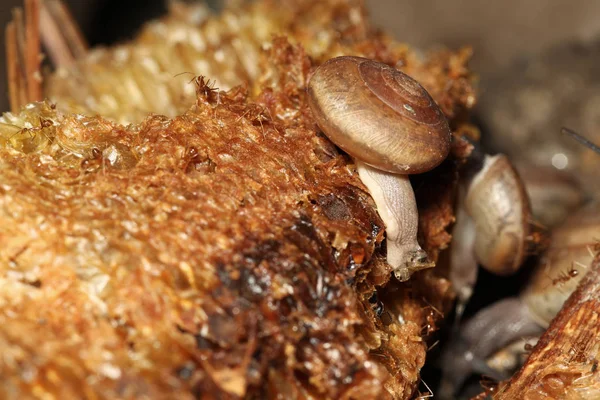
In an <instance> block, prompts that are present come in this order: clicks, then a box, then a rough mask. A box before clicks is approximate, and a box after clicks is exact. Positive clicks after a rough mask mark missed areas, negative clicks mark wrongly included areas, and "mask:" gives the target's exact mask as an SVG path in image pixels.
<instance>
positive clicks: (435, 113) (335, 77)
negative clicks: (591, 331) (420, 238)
mask: <svg viewBox="0 0 600 400" xmlns="http://www.w3.org/2000/svg"><path fill="white" fill-rule="evenodd" d="M307 91H308V101H309V105H310V107H311V110H312V113H313V116H314V118H315V121H316V123H317V124H318V125H319V127H320V128H321V130H322V131H323V132H324V133H325V134H326V135H327V136H328V137H329V139H330V140H331V141H332V142H333V143H335V144H336V145H337V146H339V147H340V148H341V149H342V150H344V151H345V152H347V153H348V154H349V155H351V156H352V157H353V158H354V161H355V163H356V166H357V170H358V173H359V176H360V178H361V180H362V182H363V183H364V184H365V186H366V187H367V189H368V190H369V193H370V194H371V196H372V197H373V200H374V201H375V204H376V205H377V211H378V212H379V215H380V216H381V218H382V220H383V221H384V222H385V224H386V239H387V260H388V263H389V264H390V265H391V266H392V269H393V271H394V273H395V275H396V277H397V278H398V279H399V280H402V281H404V280H407V279H408V278H409V277H410V275H411V273H412V272H414V271H417V270H419V269H423V268H429V267H432V266H433V263H432V262H430V261H429V260H428V258H427V254H426V253H425V252H424V251H423V249H421V247H420V246H419V244H418V243H417V228H418V211H417V204H416V201H415V195H414V192H413V189H412V186H411V185H410V181H409V179H408V176H407V175H406V174H411V173H421V172H426V171H429V170H431V169H433V168H435V167H436V166H437V165H439V164H440V163H441V162H442V161H443V160H444V159H445V158H446V157H447V156H448V152H449V151H450V139H451V132H450V128H449V127H448V122H447V121H446V118H445V116H444V114H443V113H442V111H441V110H440V108H439V107H438V106H437V104H435V102H434V101H433V99H432V98H431V96H430V95H429V93H427V91H426V90H425V89H424V88H423V87H422V86H421V85H420V84H419V83H418V82H417V81H415V80H414V79H412V78H411V77H409V76H408V75H406V74H403V73H402V72H400V71H397V70H395V69H394V68H392V67H390V66H388V65H386V64H382V63H379V62H376V61H373V60H369V59H366V58H360V57H350V56H343V57H337V58H334V59H331V60H329V61H327V62H325V63H324V64H322V65H321V66H320V67H318V68H317V69H316V70H315V72H314V74H313V75H312V77H311V78H310V81H309V83H308V89H307Z"/></svg>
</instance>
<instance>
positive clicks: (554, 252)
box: [521, 202, 600, 327]
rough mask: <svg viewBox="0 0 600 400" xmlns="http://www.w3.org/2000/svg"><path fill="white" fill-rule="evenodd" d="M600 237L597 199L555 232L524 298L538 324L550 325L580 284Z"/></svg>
mask: <svg viewBox="0 0 600 400" xmlns="http://www.w3.org/2000/svg"><path fill="white" fill-rule="evenodd" d="M598 238H600V204H599V203H598V202H593V203H590V204H588V205H586V206H585V207H583V208H582V209H580V210H579V211H578V212H577V213H575V214H573V215H572V216H571V217H570V218H568V219H567V220H566V221H565V222H564V223H563V224H562V225H560V226H559V227H558V228H556V229H555V230H554V231H553V233H552V238H551V242H550V246H549V247H548V250H547V251H546V252H545V253H544V255H543V256H542V257H541V259H540V262H539V264H538V265H537V266H536V269H535V271H534V273H533V276H532V277H531V280H530V282H529V284H528V285H527V288H526V289H525V290H524V292H523V293H522V294H521V298H522V299H523V301H524V302H525V303H526V304H527V306H528V307H529V309H530V311H531V314H532V315H533V317H534V319H535V320H536V322H537V323H538V324H540V325H541V326H543V327H548V325H550V321H551V320H552V318H554V316H555V315H556V314H558V312H559V311H560V309H561V308H562V305H563V303H564V302H565V301H566V300H567V298H568V297H569V296H570V295H571V293H572V292H573V291H574V290H575V288H576V287H577V284H578V283H579V281H580V280H581V278H583V277H584V276H585V274H586V272H587V270H588V268H589V267H590V265H591V263H592V261H593V259H594V254H595V253H594V250H593V247H594V246H595V245H596V244H597V241H598Z"/></svg>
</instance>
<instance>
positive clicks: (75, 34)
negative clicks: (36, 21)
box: [40, 0, 88, 67]
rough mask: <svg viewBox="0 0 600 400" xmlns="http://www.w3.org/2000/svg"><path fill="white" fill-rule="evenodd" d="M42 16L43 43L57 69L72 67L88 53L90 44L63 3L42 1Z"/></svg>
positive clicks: (50, 0) (55, 0) (54, 0)
mask: <svg viewBox="0 0 600 400" xmlns="http://www.w3.org/2000/svg"><path fill="white" fill-rule="evenodd" d="M40 14H41V15H40V30H41V33H42V35H41V37H42V41H43V42H44V47H45V48H46V50H47V51H48V53H50V58H51V59H52V62H53V63H54V66H55V67H70V66H71V65H73V64H74V63H75V60H77V59H79V58H81V57H83V56H84V55H85V54H86V53H87V51H88V44H87V42H86V40H85V38H84V37H83V34H82V33H81V30H80V29H79V27H78V26H77V22H76V21H75V19H74V18H73V15H72V14H71V13H70V11H69V9H68V8H67V7H66V6H65V4H64V3H63V2H62V1H60V0H46V1H42V2H41V4H40Z"/></svg>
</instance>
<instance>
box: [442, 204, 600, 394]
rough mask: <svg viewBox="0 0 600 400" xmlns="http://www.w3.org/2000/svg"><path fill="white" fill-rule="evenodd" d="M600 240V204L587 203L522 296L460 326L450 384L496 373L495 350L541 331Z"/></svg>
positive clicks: (555, 240)
mask: <svg viewBox="0 0 600 400" xmlns="http://www.w3.org/2000/svg"><path fill="white" fill-rule="evenodd" d="M598 238H600V204H599V203H590V204H588V205H587V206H585V207H583V208H581V209H580V210H579V211H578V212H576V213H575V214H573V215H572V216H571V217H569V218H568V219H567V220H566V221H565V222H564V223H563V224H562V225H560V226H559V227H557V228H556V229H555V230H554V231H553V233H552V238H551V242H550V246H549V247H548V249H547V250H546V252H545V253H544V255H543V256H542V257H541V258H540V260H539V263H538V265H537V266H536V269H535V271H534V273H533V275H532V277H531V279H530V281H529V282H528V283H527V286H526V287H525V289H524V290H523V291H522V292H521V294H520V295H519V297H511V298H507V299H503V300H500V301H498V302H497V303H494V304H492V305H491V306H489V307H487V308H485V309H483V310H481V311H479V312H478V313H477V314H475V315H474V316H473V317H472V318H471V319H470V320H469V321H467V322H466V323H465V324H464V326H463V327H462V328H461V330H460V335H459V337H458V338H455V345H454V346H449V347H448V349H449V350H448V352H447V354H446V358H445V359H446V360H448V363H447V364H446V363H445V365H447V370H446V371H445V372H444V375H445V378H444V379H445V381H446V386H447V387H451V388H453V389H456V388H458V387H459V386H460V385H461V384H462V382H463V381H464V379H466V378H467V377H468V376H469V375H470V374H471V373H473V372H477V373H483V374H486V375H490V374H493V373H494V371H493V370H490V368H491V366H490V363H489V360H490V358H491V357H493V355H494V354H495V353H497V352H498V351H501V350H502V349H504V348H505V346H508V345H510V344H511V343H514V342H515V341H517V340H519V339H521V338H523V337H533V336H535V335H539V334H541V333H542V332H543V330H544V329H545V328H547V327H548V326H549V324H550V322H551V320H552V318H554V316H555V315H556V314H557V313H558V312H559V311H560V309H561V307H562V305H563V303H564V302H565V300H566V299H567V298H568V297H569V295H570V294H571V293H572V292H573V291H574V290H575V288H576V287H577V284H578V282H579V281H580V280H581V278H582V277H583V276H584V275H585V273H586V271H587V269H588V268H589V266H590V265H591V262H592V260H593V258H594V250H593V247H594V246H595V245H597V239H598ZM523 352H525V349H523ZM452 360H455V361H452Z"/></svg>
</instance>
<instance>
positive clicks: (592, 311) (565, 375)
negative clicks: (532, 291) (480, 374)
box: [494, 256, 600, 400]
mask: <svg viewBox="0 0 600 400" xmlns="http://www.w3.org/2000/svg"><path fill="white" fill-rule="evenodd" d="M599 357H600V256H597V257H596V260H595V262H594V264H593V265H592V267H591V269H590V271H589V272H588V274H587V275H586V277H585V278H584V279H583V280H582V281H581V283H580V284H579V286H578V288H577V290H576V291H575V292H574V293H573V294H572V295H571V297H569V300H567V302H566V303H565V305H564V306H563V308H562V310H561V312H560V313H559V314H558V315H557V317H556V318H555V319H554V320H553V321H552V324H551V325H550V328H549V329H548V330H547V331H546V333H544V335H543V336H542V337H541V339H540V340H539V342H538V343H537V345H536V346H535V348H534V349H533V352H532V353H531V355H530V357H529V359H528V360H527V362H526V363H525V365H524V366H523V368H521V370H520V371H519V372H518V373H516V374H515V375H514V376H513V377H512V378H511V380H510V381H508V382H507V383H505V384H504V385H503V386H502V387H501V389H500V391H499V393H498V394H497V395H496V396H494V399H497V400H507V399H517V398H519V399H558V398H560V399H592V398H594V399H597V398H599V396H600V371H599V370H598V358H599Z"/></svg>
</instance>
